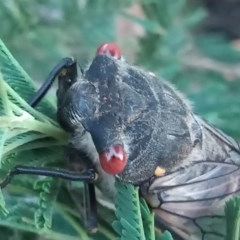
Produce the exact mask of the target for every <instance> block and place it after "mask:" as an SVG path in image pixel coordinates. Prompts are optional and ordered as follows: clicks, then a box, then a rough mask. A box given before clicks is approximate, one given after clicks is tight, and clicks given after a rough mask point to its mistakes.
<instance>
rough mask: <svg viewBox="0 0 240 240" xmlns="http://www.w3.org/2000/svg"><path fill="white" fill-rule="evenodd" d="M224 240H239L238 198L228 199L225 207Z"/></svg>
mask: <svg viewBox="0 0 240 240" xmlns="http://www.w3.org/2000/svg"><path fill="white" fill-rule="evenodd" d="M225 216H226V230H227V231H226V239H227V240H239V230H240V197H236V198H233V199H230V200H228V201H227V202H226V205H225Z"/></svg>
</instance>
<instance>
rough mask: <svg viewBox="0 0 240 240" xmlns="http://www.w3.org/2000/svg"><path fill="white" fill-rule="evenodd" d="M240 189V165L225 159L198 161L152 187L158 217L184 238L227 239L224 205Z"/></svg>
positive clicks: (152, 198) (152, 196)
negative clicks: (224, 161) (223, 161)
mask: <svg viewBox="0 0 240 240" xmlns="http://www.w3.org/2000/svg"><path fill="white" fill-rule="evenodd" d="M239 192H240V167H239V166H238V165H235V164H231V163H221V162H195V163H194V164H192V165H191V166H189V167H186V168H183V169H180V170H178V171H176V172H173V173H171V174H168V175H166V176H163V177H159V178H156V179H155V180H154V181H153V182H152V184H151V186H150V188H149V193H150V195H151V197H150V204H151V205H152V206H154V208H155V212H156V214H157V218H159V219H160V220H161V221H163V222H164V223H165V224H166V225H167V226H169V225H170V226H172V230H174V231H175V232H176V233H178V234H179V235H180V236H181V237H183V239H203V240H212V239H224V234H225V222H224V221H225V220H224V217H223V205H224V202H225V201H226V199H227V198H229V197H231V196H233V195H236V194H239ZM217 237H218V238H217Z"/></svg>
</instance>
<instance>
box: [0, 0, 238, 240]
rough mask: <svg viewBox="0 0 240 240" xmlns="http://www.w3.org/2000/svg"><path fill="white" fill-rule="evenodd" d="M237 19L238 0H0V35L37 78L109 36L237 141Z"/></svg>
mask: <svg viewBox="0 0 240 240" xmlns="http://www.w3.org/2000/svg"><path fill="white" fill-rule="evenodd" d="M239 23H240V1H239V0H221V1H218V0H174V1H169V0H138V1H137V0H125V1H114V0H99V1H96V0H71V1H66V0H41V1H31V0H21V1H17V0H8V1H1V2H0V38H1V39H2V40H3V41H4V43H5V44H6V45H7V47H8V49H9V50H10V51H11V53H12V54H13V56H14V57H15V58H16V59H17V60H18V62H19V63H20V65H21V66H22V67H23V68H24V69H25V70H26V71H27V73H29V75H30V76H31V78H32V79H33V80H34V81H35V82H36V84H37V85H40V84H41V83H42V82H43V81H44V78H45V77H46V76H47V74H48V73H49V71H50V70H51V69H52V67H53V66H54V65H55V64H56V63H57V62H58V61H59V59H61V58H63V57H66V56H74V57H75V58H77V59H78V62H79V63H80V65H81V66H82V67H85V66H86V65H87V64H88V63H89V62H90V61H91V59H92V58H93V57H94V54H95V51H96V48H97V47H98V46H99V45H100V44H101V43H103V42H106V41H114V42H116V43H118V44H119V46H120V47H121V49H122V54H123V55H124V57H125V58H126V59H127V61H129V62H130V63H133V64H136V65H138V66H140V67H142V68H143V69H146V70H149V71H152V72H154V73H156V74H157V75H158V76H162V77H164V78H165V79H167V81H170V82H172V83H173V84H174V85H176V87H177V88H178V89H179V90H180V91H182V92H183V93H184V94H185V95H186V96H187V98H188V99H189V100H190V101H191V102H192V103H193V108H194V111H195V112H196V113H197V114H199V115H201V116H202V117H204V118H205V119H207V120H208V121H209V122H211V123H213V124H214V125H216V126H217V127H219V128H220V129H222V130H223V131H224V132H226V133H227V134H229V135H231V136H232V137H234V138H236V139H238V140H240V24H239ZM3 230H4V231H5V232H6V233H5V234H6V236H7V235H8V234H7V232H8V231H10V230H8V229H2V232H3ZM14 234H16V233H15V232H14ZM17 234H20V235H21V233H19V232H18V233H17ZM10 235H11V234H10ZM10 235H9V236H10ZM31 236H32V235H31ZM15 237H16V236H15ZM9 239H24V238H21V237H19V238H14V236H13V237H12V238H9ZM25 239H27V237H25ZM28 239H34V238H31V237H30V238H28ZM56 239H57V238H56ZM0 240H5V239H2V238H1V232H0Z"/></svg>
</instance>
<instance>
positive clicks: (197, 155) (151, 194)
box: [58, 55, 240, 240]
mask: <svg viewBox="0 0 240 240" xmlns="http://www.w3.org/2000/svg"><path fill="white" fill-rule="evenodd" d="M63 84H64V83H62V82H61V81H59V86H60V87H59V90H58V96H61V98H60V97H58V119H59V122H60V124H61V125H62V126H63V128H65V129H66V130H67V131H69V132H72V134H73V138H72V140H71V145H72V147H73V148H75V149H77V150H79V151H80V152H83V153H84V154H86V155H87V156H88V159H90V161H91V164H93V165H94V166H95V168H96V170H97V171H98V172H99V174H100V178H99V184H100V185H99V186H100V188H101V189H102V190H103V191H105V192H106V193H107V195H109V196H112V195H113V192H114V191H113V183H114V176H112V175H108V174H106V173H104V172H103V170H102V169H101V166H100V164H99V159H98V154H99V153H101V152H102V151H104V150H106V149H108V148H109V147H110V146H112V145H113V144H121V145H122V146H123V147H124V149H125V150H126V153H127V165H126V167H125V169H124V170H123V172H122V173H120V174H118V175H116V176H115V177H117V178H119V179H120V180H121V181H123V182H128V183H133V184H135V185H139V186H140V191H141V193H142V195H143V196H144V197H145V198H146V199H147V201H148V203H149V204H150V205H151V206H152V207H153V208H156V212H157V213H158V216H159V217H160V218H161V221H163V222H165V223H166V224H167V225H169V224H170V225H172V226H173V228H172V229H173V230H174V231H175V232H177V233H178V234H179V235H180V236H181V237H183V238H184V239H201V238H200V236H201V237H202V239H204V240H206V239H211V237H212V233H209V234H208V233H207V231H205V230H203V229H202V228H201V227H199V225H198V224H196V220H197V219H202V218H203V217H207V216H209V215H212V214H214V213H215V212H216V211H218V210H219V209H220V208H221V207H222V206H223V202H224V200H225V199H226V198H227V197H229V196H231V195H232V194H237V193H238V191H239V188H240V182H239V176H240V171H239V165H240V148H239V144H238V143H237V142H236V141H234V140H233V139H231V138H229V137H227V136H226V135H224V134H223V133H222V132H220V131H218V130H216V129H215V128H213V127H211V126H210V125H209V124H207V123H206V122H205V121H203V120H202V119H200V118H199V117H197V116H196V115H194V114H193V112H192V110H191V107H190V105H189V104H188V103H187V101H186V100H185V99H184V97H183V96H182V95H181V94H179V93H178V92H177V91H176V90H175V89H174V88H173V87H172V86H171V85H170V84H168V83H166V82H164V81H163V80H162V79H158V78H156V77H155V76H154V75H153V74H151V73H148V72H145V71H143V70H141V69H139V68H136V67H134V66H132V65H129V64H128V63H126V62H123V61H121V60H118V59H115V58H113V57H111V56H106V55H98V56H96V57H95V59H94V60H93V62H92V63H91V65H90V66H89V68H88V69H87V70H86V71H85V72H84V73H83V75H82V77H80V78H79V79H76V80H75V81H74V82H72V83H70V84H69V85H68V86H64V87H63ZM157 167H161V168H164V169H165V170H166V173H165V175H164V176H162V177H157V176H154V171H155V169H156V168H157ZM186 202H187V203H186ZM210 232H211V231H210ZM213 236H214V235H213ZM216 236H218V234H217V235H216ZM219 237H220V235H219ZM216 239H217V238H216Z"/></svg>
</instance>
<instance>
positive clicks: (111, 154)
mask: <svg viewBox="0 0 240 240" xmlns="http://www.w3.org/2000/svg"><path fill="white" fill-rule="evenodd" d="M99 160H100V164H101V167H102V168H103V170H104V171H105V172H106V173H108V174H118V173H121V172H122V171H123V169H124V168H125V166H126V163H127V156H126V153H125V151H124V148H123V147H122V146H121V145H114V146H112V147H111V148H109V149H108V150H106V151H104V152H102V153H101V154H100V155H99Z"/></svg>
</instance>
